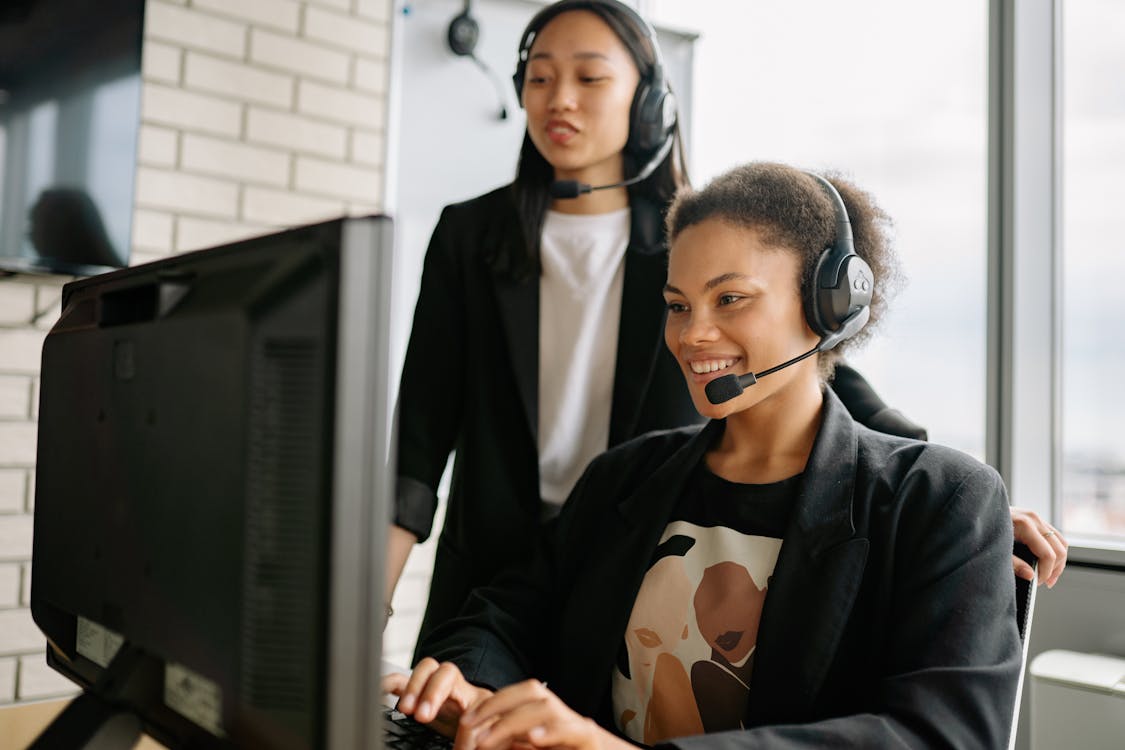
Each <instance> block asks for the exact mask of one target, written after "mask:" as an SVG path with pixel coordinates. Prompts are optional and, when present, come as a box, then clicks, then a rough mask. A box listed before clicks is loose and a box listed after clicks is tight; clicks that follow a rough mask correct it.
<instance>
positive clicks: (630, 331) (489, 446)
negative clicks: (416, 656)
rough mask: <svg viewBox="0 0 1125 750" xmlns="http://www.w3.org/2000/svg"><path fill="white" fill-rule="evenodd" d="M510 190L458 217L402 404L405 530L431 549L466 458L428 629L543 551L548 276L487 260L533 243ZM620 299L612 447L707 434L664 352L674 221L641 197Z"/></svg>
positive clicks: (429, 271)
mask: <svg viewBox="0 0 1125 750" xmlns="http://www.w3.org/2000/svg"><path fill="white" fill-rule="evenodd" d="M511 190H512V189H511V187H503V188H499V189H497V190H494V191H492V192H490V193H487V194H485V195H482V196H480V197H478V198H474V199H472V200H470V201H467V202H465V203H461V204H457V205H452V206H448V207H446V208H445V209H444V211H443V212H442V214H441V219H440V220H439V221H438V224H437V227H436V229H435V230H434V233H433V237H432V239H431V242H430V246H429V249H428V251H427V253H426V260H425V264H424V267H423V271H422V283H421V290H420V292H419V296H418V303H417V307H416V309H415V314H414V327H413V329H412V331H411V335H410V342H409V345H408V348H407V352H406V361H405V363H404V365H403V372H402V385H401V389H400V393H399V405H398V431H399V442H398V481H397V491H396V494H397V503H396V509H395V518H394V521H395V523H396V524H397V525H399V526H402V527H403V528H406V529H408V530H410V531H412V532H414V533H415V534H417V536H418V537H419V538H420V539H425V538H426V537H427V536H428V535H429V533H430V529H431V525H432V522H433V516H434V511H435V509H436V506H437V494H436V490H437V486H438V482H439V481H440V479H441V474H442V471H443V470H444V469H445V465H446V461H447V460H448V458H449V452H450V451H451V450H456V459H455V463H454V467H453V480H452V486H451V488H450V492H449V501H448V509H447V512H446V518H445V524H444V527H443V530H442V534H441V537H440V539H439V540H438V548H437V558H436V560H435V563H434V575H433V581H432V584H431V588H430V601H429V605H428V607H427V612H426V617H425V620H424V622H423V625H422V631H423V632H426V631H427V630H428V629H429V628H430V627H432V626H433V624H434V623H440V622H444V621H445V620H447V619H449V618H450V617H452V616H453V615H454V614H456V612H457V610H458V609H459V608H460V607H461V605H462V604H463V603H464V601H465V599H466V598H467V596H468V593H469V591H470V590H471V589H472V588H473V587H474V586H478V585H482V584H484V583H487V582H488V581H489V580H491V579H492V577H493V576H494V575H495V573H496V572H497V571H499V570H500V569H501V568H502V567H504V566H505V565H508V564H510V563H512V562H513V561H515V560H519V559H521V558H522V557H523V556H525V555H527V554H529V553H530V551H531V550H532V549H533V548H534V546H535V539H536V534H537V532H538V528H539V524H540V516H541V514H542V508H541V506H542V503H541V502H540V498H539V456H538V447H537V439H536V431H537V428H538V424H539V414H538V392H539V278H538V276H533V277H532V278H529V279H526V280H524V281H518V282H517V281H513V280H511V279H509V278H506V277H504V276H502V275H500V274H497V273H496V272H494V271H493V270H492V269H491V268H490V267H489V265H488V264H487V262H486V258H487V257H489V256H490V255H491V254H492V253H494V252H495V251H496V249H497V248H499V247H502V246H511V245H521V244H523V234H522V231H521V229H520V223H519V216H518V214H517V212H516V208H515V204H514V203H513V200H512V193H511ZM631 208H632V227H631V233H630V238H629V246H628V249H627V251H626V253H625V276H624V285H623V290H622V299H621V319H620V327H619V335H618V348H617V361H616V370H615V373H616V374H615V376H614V387H613V406H612V411H611V413H610V415H609V419H610V429H609V443H610V445H617V444H618V443H621V442H624V441H625V440H628V439H630V438H633V437H635V436H637V435H640V434H642V433H645V432H647V431H650V430H654V429H662V428H669V427H679V426H682V425H687V424H697V423H699V422H700V420H701V418H700V416H699V414H698V413H697V412H696V411H695V408H694V407H693V406H692V403H691V397H690V396H689V395H688V392H687V388H686V386H685V384H684V379H683V376H682V375H681V373H680V370H679V367H678V365H677V364H676V362H675V360H674V359H673V358H672V356H671V355H670V354H669V353H668V351H667V348H666V347H665V346H664V343H663V341H664V338H663V337H664V300H663V298H662V296H661V293H660V292H661V290H662V289H663V286H664V281H665V275H666V261H665V253H664V249H665V248H664V234H663V219H662V216H661V212H660V210H659V208H658V207H656V206H655V205H653V204H651V203H649V202H647V201H645V200H643V199H634V200H633V201H632V204H631Z"/></svg>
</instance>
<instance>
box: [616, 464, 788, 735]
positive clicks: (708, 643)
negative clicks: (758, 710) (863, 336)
mask: <svg viewBox="0 0 1125 750" xmlns="http://www.w3.org/2000/svg"><path fill="white" fill-rule="evenodd" d="M799 479H800V476H799V475H798V476H796V477H791V478H789V479H785V480H782V481H781V482H776V483H773V484H737V483H734V482H728V481H727V480H725V479H722V478H721V477H718V476H716V475H715V474H712V473H711V472H710V471H709V470H708V469H707V467H706V465H705V464H703V463H700V465H699V467H697V468H696V470H695V471H694V472H693V473H692V476H691V478H690V479H689V481H688V484H687V486H686V487H685V490H684V493H683V496H682V497H681V498H680V499H679V501H678V502H677V504H676V509H675V511H674V513H673V515H672V520H671V522H670V523H669V524H668V525H667V527H666V528H665V530H664V533H663V535H661V537H660V543H659V545H658V546H657V548H656V551H655V553H654V554H653V557H652V560H650V562H649V567H648V572H647V573H646V574H645V577H644V580H643V581H642V582H641V587H640V590H639V591H638V592H637V598H636V600H635V601H634V602H633V611H632V614H631V615H630V617H629V625H628V627H627V628H626V630H625V638H624V643H622V645H621V650H620V652H619V654H618V660H617V667H616V668H615V669H614V671H613V690H612V696H613V713H614V721H615V722H616V724H617V727H618V729H619V730H620V731H621V732H622V733H623V734H624V735H625V736H627V737H629V738H630V739H632V740H634V741H636V742H642V743H644V744H646V745H653V744H655V743H657V742H662V741H664V740H666V739H669V738H672V737H684V736H689V735H695V734H703V733H704V732H718V731H723V730H729V729H739V728H740V727H742V719H743V716H744V715H745V713H746V705H747V700H748V698H749V694H750V675H751V673H752V671H753V668H754V653H755V649H756V646H757V637H758V621H759V619H760V617H761V614H762V606H763V604H764V603H765V599H766V594H767V591H768V588H769V581H770V576H771V575H773V569H774V566H775V565H776V563H777V557H778V554H779V552H780V551H781V540H782V537H783V536H784V533H785V525H786V522H787V521H788V519H789V513H790V510H791V509H792V507H793V505H794V502H795V499H796V496H797V491H798V482H799Z"/></svg>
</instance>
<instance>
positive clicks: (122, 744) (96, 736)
mask: <svg viewBox="0 0 1125 750" xmlns="http://www.w3.org/2000/svg"><path fill="white" fill-rule="evenodd" d="M52 656H53V654H52V653H51V647H50V646H48V647H47V660H48V661H51V660H52ZM160 679H161V677H160V674H159V665H158V664H156V663H155V662H154V661H153V660H151V659H146V658H145V657H144V656H143V654H142V653H141V652H140V651H137V650H136V649H133V648H130V647H129V646H128V645H125V646H122V647H121V650H120V651H118V653H117V655H116V656H115V657H114V659H113V661H112V662H110V664H109V667H108V668H107V669H106V670H105V672H103V673H102V675H101V676H100V677H99V678H98V681H97V682H96V683H95V684H94V685H93V686H92V687H90V688H87V689H86V690H85V691H83V693H82V694H81V695H79V696H78V697H76V698H74V699H73V700H72V701H71V702H70V703H68V704H67V705H66V708H64V709H63V710H62V713H60V714H59V715H58V716H56V717H55V720H54V721H52V722H51V723H50V724H49V725H48V726H47V728H46V729H44V730H43V732H42V733H41V734H40V735H39V736H38V737H37V738H36V739H35V741H34V742H32V743H31V745H29V746H28V750H53V749H54V748H76V749H80V750H131V749H132V748H133V747H134V746H135V745H136V744H137V740H138V739H139V738H140V736H141V720H140V717H139V716H137V715H136V714H135V713H133V712H132V711H131V710H129V709H128V708H125V706H126V705H128V702H129V701H128V700H127V699H128V697H129V696H131V695H138V694H145V693H146V692H148V691H151V689H152V686H153V684H156V685H159V684H160Z"/></svg>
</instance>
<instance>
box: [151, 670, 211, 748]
mask: <svg viewBox="0 0 1125 750" xmlns="http://www.w3.org/2000/svg"><path fill="white" fill-rule="evenodd" d="M164 703H165V705H167V706H168V708H170V709H172V710H173V711H175V712H176V713H178V714H180V715H181V716H183V717H184V718H187V719H190V720H191V721H194V722H195V723H196V724H198V725H199V726H201V727H203V728H204V729H206V730H207V731H208V732H210V733H211V734H213V735H215V736H216V737H226V732H224V731H223V722H222V718H223V716H222V714H223V691H222V688H220V687H219V685H218V683H216V682H212V681H211V680H209V679H207V678H206V677H204V676H203V675H201V674H198V673H196V672H193V671H191V670H190V669H188V668H187V667H185V666H183V665H182V664H172V663H169V664H167V665H166V666H165V667H164Z"/></svg>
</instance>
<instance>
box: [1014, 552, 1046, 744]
mask: <svg viewBox="0 0 1125 750" xmlns="http://www.w3.org/2000/svg"><path fill="white" fill-rule="evenodd" d="M1013 554H1014V555H1016V557H1018V558H1020V559H1021V560H1023V561H1024V562H1026V563H1027V564H1028V565H1030V566H1031V570H1032V572H1033V573H1035V575H1034V576H1032V579H1031V580H1030V581H1025V580H1024V579H1022V578H1020V577H1019V576H1016V627H1017V629H1018V630H1019V633H1020V652H1021V653H1020V679H1019V682H1018V683H1017V684H1016V705H1015V706H1013V708H1012V732H1011V734H1010V735H1009V737H1008V750H1015V747H1016V725H1017V724H1019V720H1020V700H1021V698H1022V697H1023V678H1024V675H1025V674H1026V673H1027V644H1028V643H1029V642H1030V641H1031V617H1032V615H1033V614H1034V612H1035V592H1036V591H1037V590H1038V589H1039V586H1038V584H1037V583H1036V581H1035V578H1036V576H1037V575H1038V573H1039V559H1038V558H1037V557H1035V555H1033V554H1031V550H1030V549H1028V548H1027V545H1025V544H1021V543H1020V542H1016V545H1015V549H1014V550H1013Z"/></svg>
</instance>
